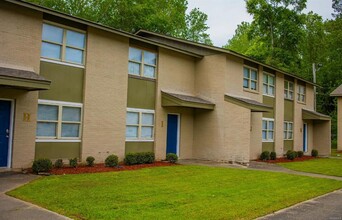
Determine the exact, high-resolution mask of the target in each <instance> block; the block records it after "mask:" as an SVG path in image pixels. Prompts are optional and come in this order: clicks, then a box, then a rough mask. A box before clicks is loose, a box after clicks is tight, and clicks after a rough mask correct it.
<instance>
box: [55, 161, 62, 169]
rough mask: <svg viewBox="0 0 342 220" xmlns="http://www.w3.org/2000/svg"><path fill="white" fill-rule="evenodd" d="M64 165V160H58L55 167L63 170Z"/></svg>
mask: <svg viewBox="0 0 342 220" xmlns="http://www.w3.org/2000/svg"><path fill="white" fill-rule="evenodd" d="M63 165H64V163H63V160H62V159H57V160H56V161H55V164H54V167H55V168H62V167H63Z"/></svg>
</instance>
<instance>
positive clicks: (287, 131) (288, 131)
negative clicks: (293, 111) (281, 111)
mask: <svg viewBox="0 0 342 220" xmlns="http://www.w3.org/2000/svg"><path fill="white" fill-rule="evenodd" d="M285 124H286V129H285ZM289 124H291V125H292V126H291V128H292V130H289V129H288V128H289ZM283 130H284V134H283V138H284V140H286V141H289V140H293V121H284V127H283ZM290 133H292V135H291V138H289V134H290Z"/></svg>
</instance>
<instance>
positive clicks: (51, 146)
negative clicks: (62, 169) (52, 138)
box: [35, 142, 81, 159]
mask: <svg viewBox="0 0 342 220" xmlns="http://www.w3.org/2000/svg"><path fill="white" fill-rule="evenodd" d="M80 153H81V143H64V142H62V143H61V142H38V143H36V151H35V159H38V158H49V159H59V158H61V159H70V158H75V157H77V158H80Z"/></svg>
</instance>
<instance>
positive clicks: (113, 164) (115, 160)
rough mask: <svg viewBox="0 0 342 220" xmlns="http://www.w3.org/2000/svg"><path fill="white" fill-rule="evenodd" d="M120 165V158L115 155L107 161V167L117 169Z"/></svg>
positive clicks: (110, 156)
mask: <svg viewBox="0 0 342 220" xmlns="http://www.w3.org/2000/svg"><path fill="white" fill-rule="evenodd" d="M118 164H119V158H118V156H116V155H115V154H111V155H109V156H108V157H107V158H106V160H105V165H106V167H116V166H117V165H118Z"/></svg>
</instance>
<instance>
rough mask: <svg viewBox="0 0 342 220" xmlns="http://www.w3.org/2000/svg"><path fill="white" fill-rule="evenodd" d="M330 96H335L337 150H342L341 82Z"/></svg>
mask: <svg viewBox="0 0 342 220" xmlns="http://www.w3.org/2000/svg"><path fill="white" fill-rule="evenodd" d="M330 96H335V97H337V150H339V151H340V150H342V84H341V85H340V86H339V87H337V88H336V89H335V90H334V91H333V92H332V93H331V94H330Z"/></svg>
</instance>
